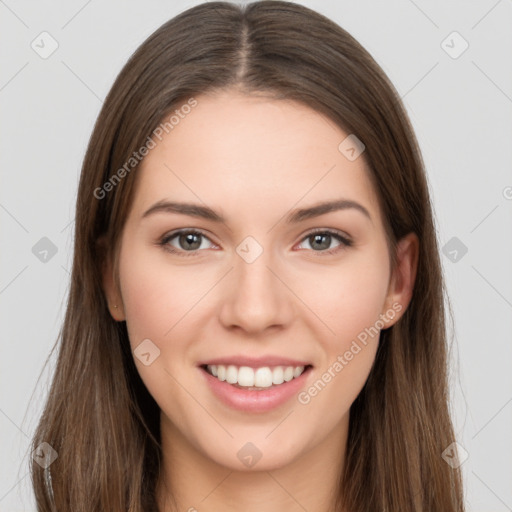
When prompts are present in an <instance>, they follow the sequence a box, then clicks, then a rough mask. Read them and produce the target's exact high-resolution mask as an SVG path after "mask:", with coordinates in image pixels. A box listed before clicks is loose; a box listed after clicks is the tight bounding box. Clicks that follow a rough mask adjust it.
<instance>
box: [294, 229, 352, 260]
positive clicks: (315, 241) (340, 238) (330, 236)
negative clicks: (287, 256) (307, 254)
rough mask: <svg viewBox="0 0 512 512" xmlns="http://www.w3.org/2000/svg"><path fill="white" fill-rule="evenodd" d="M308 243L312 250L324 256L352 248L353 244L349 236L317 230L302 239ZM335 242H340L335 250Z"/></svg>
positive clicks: (326, 230)
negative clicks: (333, 245)
mask: <svg viewBox="0 0 512 512" xmlns="http://www.w3.org/2000/svg"><path fill="white" fill-rule="evenodd" d="M302 240H303V242H302V243H304V241H306V242H308V244H309V246H310V247H311V249H312V250H313V251H315V252H319V253H322V255H324V254H333V253H335V252H338V251H340V250H343V249H344V248H346V247H351V246H352V244H353V242H352V240H350V239H349V238H348V237H347V236H345V235H343V234H341V233H339V232H338V231H332V230H329V229H316V230H314V231H312V232H310V233H309V234H308V235H307V236H306V237H305V238H303V239H302ZM333 241H336V242H338V245H336V246H335V247H334V248H331V243H332V242H333Z"/></svg>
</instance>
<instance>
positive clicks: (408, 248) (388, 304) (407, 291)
mask: <svg viewBox="0 0 512 512" xmlns="http://www.w3.org/2000/svg"><path fill="white" fill-rule="evenodd" d="M419 246H420V243H419V240H418V236H417V235H416V233H409V234H408V235H406V236H405V237H403V238H402V239H401V240H400V241H399V242H398V244H397V248H396V253H397V263H396V267H395V268H394V269H393V272H392V274H391V278H390V281H389V287H388V293H387V295H386V301H385V304H384V310H383V311H382V314H383V316H384V317H385V318H383V320H384V322H385V327H384V329H387V328H388V327H391V326H392V325H394V324H395V323H396V322H397V321H398V320H399V319H400V317H401V316H402V315H403V314H404V313H405V311H406V310H407V307H408V306H409V303H410V301H411V298H412V293H413V290H414V283H415V281H416V272H417V270H418V257H419ZM390 310H391V311H393V312H394V314H393V317H392V318H391V314H388V315H386V312H389V311H390ZM381 318H382V317H381Z"/></svg>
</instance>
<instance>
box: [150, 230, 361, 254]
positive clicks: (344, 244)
mask: <svg viewBox="0 0 512 512" xmlns="http://www.w3.org/2000/svg"><path fill="white" fill-rule="evenodd" d="M183 234H190V235H200V236H202V237H204V238H207V239H208V240H209V238H208V236H206V234H205V233H203V232H202V231H200V230H197V229H181V230H179V231H174V232H172V233H169V234H167V235H164V236H163V237H162V238H161V240H160V241H159V242H158V245H160V246H161V247H162V248H163V249H164V250H165V251H167V252H170V253H171V254H178V255H180V256H184V257H190V256H196V255H197V254H198V252H199V249H195V250H193V251H184V250H178V249H175V248H174V247H172V246H170V245H169V242H170V241H171V240H172V239H174V238H176V237H177V236H179V235H183ZM316 234H322V235H330V236H331V237H333V238H335V239H336V240H338V241H339V242H341V245H338V246H337V247H334V248H333V249H327V250H324V251H314V250H313V249H310V250H311V251H313V252H315V253H318V255H319V256H325V255H330V254H335V253H337V252H338V251H341V250H343V249H346V248H348V247H352V245H353V241H352V240H350V239H349V238H347V237H346V236H345V235H343V234H342V233H341V232H338V231H334V230H331V229H322V228H316V229H314V230H312V231H310V232H309V233H307V234H306V235H305V236H304V237H303V238H302V239H301V243H302V242H304V241H305V240H307V239H308V238H310V237H311V236H313V235H316ZM210 241H211V240H210ZM212 243H213V242H212ZM301 250H303V249H301Z"/></svg>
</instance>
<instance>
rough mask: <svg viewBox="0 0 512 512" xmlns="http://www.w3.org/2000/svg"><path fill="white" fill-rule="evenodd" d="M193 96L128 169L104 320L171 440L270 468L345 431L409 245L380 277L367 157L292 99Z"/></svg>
mask: <svg viewBox="0 0 512 512" xmlns="http://www.w3.org/2000/svg"><path fill="white" fill-rule="evenodd" d="M196 100H197V105H196V106H195V107H194V108H193V109H192V110H191V112H190V113H189V114H188V115H187V116H185V117H184V118H183V119H181V120H180V122H179V124H177V125H176V126H174V128H173V129H172V130H171V131H169V133H168V134H165V133H164V135H163V137H162V140H161V141H159V140H158V139H156V142H157V144H156V147H154V148H153V149H151V151H150V152H149V154H148V155H147V156H146V158H145V159H144V161H143V163H142V166H141V168H139V169H138V170H137V171H136V172H137V173H138V176H137V179H138V183H137V189H136V193H135V198H134V201H133V203H132V206H131V211H130V213H129V216H128V218H127V220H126V224H125V227H124V230H123V233H122V238H121V244H120V253H119V281H120V289H115V287H114V285H113V281H112V280H111V279H109V278H108V277H107V278H105V283H106V290H107V293H108V299H109V303H110V308H111V313H112V315H113V316H114V318H116V320H125V321H126V324H127V329H128V333H129V338H130V344H131V348H132V350H133V351H134V360H135V363H136V365H137V369H138V371H139V373H140V375H141V378H142V380H143V381H144V383H145V385H146V387H147V389H148V390H149V392H150V393H151V394H152V396H153V397H154V399H155V400H156V402H157V403H158V405H159V407H160V409H161V417H162V428H163V430H165V431H166V432H172V434H173V439H175V440H176V442H177V443H186V444H187V445H188V446H190V447H192V448H193V450H194V451H195V452H196V453H197V454H198V455H199V456H201V457H203V458H204V459H207V460H208V461H209V462H213V463H217V464H220V465H222V466H225V467H228V468H232V469H237V470H243V469H245V470H247V469H249V468H250V464H248V463H247V461H248V460H249V457H250V456H254V455H256V456H258V454H260V455H262V457H261V460H260V461H259V462H258V463H257V465H255V467H256V468H257V469H258V470H268V469H272V468H277V467H282V466H284V465H286V464H288V463H291V462H292V461H294V460H296V459H298V458H300V457H301V455H304V454H305V453H307V452H308V451H310V450H312V449H313V448H315V447H316V446H318V445H320V444H321V443H323V442H325V441H326V439H328V438H329V437H330V436H337V435H339V434H340V432H342V431H344V430H345V431H346V428H347V425H348V417H349V408H350V406H351V404H352V402H353V401H354V400H355V398H356V397H357V395H358V394H359V392H360V391H361V389H362V387H363V385H364V383H365V381H366V379H367V377H368V375H369V372H370V369H371V366H372V364H373V361H374V358H375V354H376V350H377V346H378V338H379V336H378V333H379V331H380V330H381V329H382V328H386V327H389V326H391V325H392V324H393V323H395V322H396V321H397V320H398V318H399V317H400V315H401V314H402V313H403V311H404V310H405V306H406V303H407V301H408V299H409V297H410V293H409V292H410V286H409V289H408V283H409V285H410V281H411V278H410V276H409V278H408V277H407V272H408V271H407V265H408V263H407V262H408V260H407V258H408V256H407V254H408V253H407V249H406V246H405V245H404V246H403V247H402V249H403V251H402V252H403V254H404V255H405V256H402V257H401V260H402V262H405V263H403V267H402V269H405V270H404V271H403V274H402V276H401V278H400V279H395V277H396V276H395V275H394V273H393V274H390V270H389V265H390V259H389V254H388V249H387V244H386V238H385V234H384V226H383V219H382V218H381V213H380V211H379V207H378V203H377V196H376V195H375V191H374V190H373V189H372V186H371V183H370V180H369V178H368V174H367V169H366V167H365V162H364V160H363V157H364V153H363V154H362V155H361V156H360V157H359V158H356V159H355V160H354V159H353V158H351V159H349V158H347V157H346V154H347V153H346V152H345V153H342V152H341V151H340V149H339V148H338V147H339V146H340V143H341V142H342V141H343V140H344V139H345V138H346V137H347V136H348V135H349V134H348V133H344V132H343V131H342V130H340V128H339V127H337V126H336V125H334V124H333V123H332V122H331V121H329V120H328V119H327V118H325V117H324V116H322V115H321V114H319V113H317V112H316V111H313V110H311V109H309V108H307V107H305V106H303V105H301V104H298V103H294V102H288V101H279V100H270V99H267V98H263V97H256V96H250V97H249V96H243V95H240V94H235V93H233V92H229V93H228V92H223V93H218V94H216V95H204V96H198V97H196ZM344 144H347V141H346V142H345V143H344ZM342 148H346V146H343V145H342ZM356 149H357V148H356ZM171 203H172V204H171ZM324 203H333V206H332V207H331V208H321V207H320V208H317V207H318V206H319V205H322V204H324ZM179 204H187V205H189V206H188V207H187V208H185V207H183V206H182V207H181V208H180V206H179ZM155 205H156V206H155ZM192 205H193V206H192ZM411 259H413V257H411ZM107 274H108V273H107ZM113 304H117V305H118V308H116V309H114V308H113ZM207 364H210V367H209V368H206V369H205V366H204V365H207ZM212 365H213V366H214V367H213V368H212ZM221 366H224V367H225V369H226V376H225V377H226V378H227V380H228V381H229V380H231V383H228V382H227V381H222V380H221V379H222V378H223V377H224V370H222V368H221ZM229 366H232V368H228V367H229ZM241 367H243V368H241ZM288 367H292V371H290V370H287V368H288ZM303 367H304V368H303ZM302 370H303V371H302ZM301 371H302V373H301ZM210 373H216V374H217V376H216V377H215V376H213V375H210ZM292 374H293V375H294V377H293V378H291V377H290V376H291V375H292ZM290 378H291V380H290ZM253 379H255V380H253ZM279 382H282V383H281V384H279ZM251 384H252V386H251ZM251 387H258V388H262V389H251ZM292 412H293V414H291V413H292ZM276 426H277V427H276ZM249 442H250V443H252V444H247V443H249ZM244 464H245V465H244Z"/></svg>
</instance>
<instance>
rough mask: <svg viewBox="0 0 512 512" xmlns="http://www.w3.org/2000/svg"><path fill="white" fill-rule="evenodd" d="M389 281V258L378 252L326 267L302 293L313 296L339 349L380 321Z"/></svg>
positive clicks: (310, 300)
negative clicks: (312, 284) (313, 283)
mask: <svg viewBox="0 0 512 512" xmlns="http://www.w3.org/2000/svg"><path fill="white" fill-rule="evenodd" d="M388 284H389V267H388V260H387V258H385V257H382V255H381V253H380V252H379V251H374V253H373V254H372V253H371V252H369V253H368V255H365V257H364V258H363V257H360V256H359V255H356V256H354V257H353V258H351V259H350V260H349V259H348V258H347V261H346V264H343V265H339V266H338V267H330V268H327V269H324V270H323V271H322V272H320V273H318V275H317V276H315V286H314V287H311V286H310V287H309V289H308V290H306V289H304V290H303V292H302V293H303V295H302V296H303V297H309V299H308V300H309V304H311V309H313V310H314V311H315V312H316V313H317V314H318V317H319V318H320V319H321V320H322V321H323V322H324V323H325V324H326V325H327V326H328V327H329V330H330V331H331V337H330V338H332V343H330V344H331V345H332V348H336V349H339V348H343V346H344V344H346V342H347V341H350V340H352V339H353V338H354V337H356V336H357V335H358V334H359V333H360V332H362V331H364V329H365V328H369V327H371V326H373V325H375V323H376V322H377V320H379V315H380V314H381V313H383V310H382V308H383V306H384V304H385V299H386V295H387V291H388ZM309 304H308V305H309ZM328 338H329V337H328Z"/></svg>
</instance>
